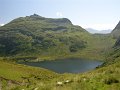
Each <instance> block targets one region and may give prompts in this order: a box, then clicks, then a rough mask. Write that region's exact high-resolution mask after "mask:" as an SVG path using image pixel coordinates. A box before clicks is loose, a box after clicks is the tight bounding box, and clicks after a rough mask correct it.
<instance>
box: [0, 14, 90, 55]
mask: <svg viewBox="0 0 120 90" xmlns="http://www.w3.org/2000/svg"><path fill="white" fill-rule="evenodd" d="M86 35H87V36H89V35H90V34H89V33H88V32H87V31H86V30H84V29H83V28H81V27H80V26H75V25H73V24H72V23H71V21H70V20H69V19H67V18H60V19H52V18H45V17H41V16H39V15H37V14H34V15H31V16H26V17H20V18H17V19H14V20H13V21H11V22H9V23H8V24H6V25H4V26H2V27H0V56H11V55H13V56H14V55H18V56H23V55H25V56H26V55H30V56H31V55H34V56H35V55H66V54H69V53H75V52H78V51H80V50H82V49H84V48H85V47H86V45H87V42H86V41H85V39H83V38H84V37H86Z"/></svg>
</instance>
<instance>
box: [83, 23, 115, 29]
mask: <svg viewBox="0 0 120 90" xmlns="http://www.w3.org/2000/svg"><path fill="white" fill-rule="evenodd" d="M81 26H82V27H83V28H93V29H97V30H107V29H114V28H115V26H116V24H84V25H81Z"/></svg>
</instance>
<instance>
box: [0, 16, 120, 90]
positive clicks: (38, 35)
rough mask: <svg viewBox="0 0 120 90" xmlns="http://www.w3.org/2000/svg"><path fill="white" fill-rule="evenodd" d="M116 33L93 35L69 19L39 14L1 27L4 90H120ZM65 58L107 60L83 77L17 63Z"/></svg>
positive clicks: (0, 65)
mask: <svg viewBox="0 0 120 90" xmlns="http://www.w3.org/2000/svg"><path fill="white" fill-rule="evenodd" d="M117 30H120V29H119V28H118V29H117ZM116 32H117V31H116ZM112 33H113V32H112ZM112 33H111V34H110V35H109V34H107V35H101V34H95V35H91V34H89V33H88V32H86V31H85V30H84V29H82V28H81V27H79V26H74V25H72V23H71V22H70V21H69V20H68V19H66V18H63V19H50V18H44V17H41V16H38V15H36V14H35V15H31V16H27V17H21V18H18V19H15V20H13V21H11V22H10V23H8V24H6V25H5V26H2V27H0V56H1V57H2V58H0V89H1V90H120V39H119V38H118V39H117V41H116V38H115V39H114V37H113V34H112ZM117 34H118V33H117ZM114 35H115V34H114ZM115 36H116V35H115ZM115 41H116V43H115ZM114 43H115V44H114ZM61 56H62V57H81V58H89V59H104V58H105V57H106V58H107V60H106V62H105V63H104V64H103V66H101V67H99V68H97V69H95V70H91V71H89V72H86V73H82V74H68V73H65V74H57V73H54V72H52V71H49V70H46V69H42V68H35V67H30V66H26V65H21V64H16V63H15V62H13V61H14V60H23V61H26V59H28V60H39V59H51V58H52V59H53V58H61ZM58 82H59V83H58Z"/></svg>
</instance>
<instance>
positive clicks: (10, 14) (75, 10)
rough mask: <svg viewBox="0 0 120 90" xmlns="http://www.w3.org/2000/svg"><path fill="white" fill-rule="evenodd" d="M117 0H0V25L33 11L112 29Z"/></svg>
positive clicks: (117, 16)
mask: <svg viewBox="0 0 120 90" xmlns="http://www.w3.org/2000/svg"><path fill="white" fill-rule="evenodd" d="M119 9H120V0H0V25H4V24H6V23H8V22H10V21H11V20H13V19H15V18H18V17H25V16H29V15H32V14H34V13H36V14H38V15H40V16H43V17H48V18H68V19H70V20H71V22H72V23H73V24H75V25H79V26H82V27H83V28H93V29H97V30H105V29H113V28H114V27H115V26H116V24H117V23H118V22H119V20H120V10H119Z"/></svg>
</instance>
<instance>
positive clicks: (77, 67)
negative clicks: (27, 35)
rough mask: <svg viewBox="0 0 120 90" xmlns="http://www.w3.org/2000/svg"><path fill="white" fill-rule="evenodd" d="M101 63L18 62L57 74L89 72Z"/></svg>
mask: <svg viewBox="0 0 120 90" xmlns="http://www.w3.org/2000/svg"><path fill="white" fill-rule="evenodd" d="M102 63H103V62H102V61H98V60H97V61H96V60H85V59H64V60H53V61H41V62H20V64H25V65H29V66H34V67H41V68H45V69H48V70H51V71H54V72H57V73H82V72H86V71H89V70H93V69H95V68H96V67H98V66H99V65H101V64H102Z"/></svg>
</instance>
